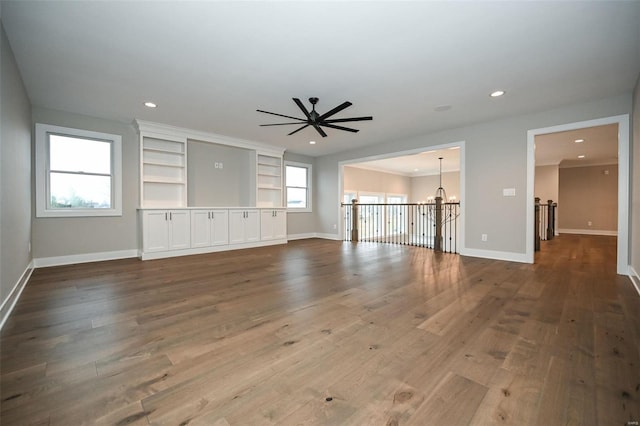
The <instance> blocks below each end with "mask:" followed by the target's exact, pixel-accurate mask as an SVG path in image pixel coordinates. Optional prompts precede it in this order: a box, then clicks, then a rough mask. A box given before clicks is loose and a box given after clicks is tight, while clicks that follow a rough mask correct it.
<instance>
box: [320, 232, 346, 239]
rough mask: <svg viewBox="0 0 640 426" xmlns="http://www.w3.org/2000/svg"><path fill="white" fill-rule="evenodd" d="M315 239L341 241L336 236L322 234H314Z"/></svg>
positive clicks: (338, 236)
mask: <svg viewBox="0 0 640 426" xmlns="http://www.w3.org/2000/svg"><path fill="white" fill-rule="evenodd" d="M315 238H322V239H323V240H333V241H342V238H340V235H338V234H326V233H324V232H316V236H315Z"/></svg>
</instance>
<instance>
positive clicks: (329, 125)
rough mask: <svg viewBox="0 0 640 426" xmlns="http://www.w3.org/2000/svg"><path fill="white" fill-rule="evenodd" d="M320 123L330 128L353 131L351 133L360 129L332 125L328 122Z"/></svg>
mask: <svg viewBox="0 0 640 426" xmlns="http://www.w3.org/2000/svg"><path fill="white" fill-rule="evenodd" d="M320 125H321V126H324V127H330V128H332V129H338V130H346V131H347V132H353V133H357V132H359V131H360V130H357V129H350V128H348V127H342V126H335V125H333V124H328V123H321V124H320Z"/></svg>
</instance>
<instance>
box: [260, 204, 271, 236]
mask: <svg viewBox="0 0 640 426" xmlns="http://www.w3.org/2000/svg"><path fill="white" fill-rule="evenodd" d="M273 225H274V223H273V210H262V211H261V212H260V237H261V239H262V240H272V239H273Z"/></svg>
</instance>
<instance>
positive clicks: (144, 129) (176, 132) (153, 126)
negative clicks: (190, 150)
mask: <svg viewBox="0 0 640 426" xmlns="http://www.w3.org/2000/svg"><path fill="white" fill-rule="evenodd" d="M133 125H134V126H135V128H136V129H137V130H138V133H144V134H145V135H150V134H154V135H155V137H157V138H159V139H163V138H165V139H166V138H171V137H173V138H177V139H178V140H183V139H184V138H186V139H192V140H197V141H201V142H209V143H217V144H222V145H230V146H234V147H239V148H246V149H253V150H256V151H260V153H265V154H268V155H273V156H276V157H278V156H280V157H281V156H282V154H283V153H284V151H285V148H282V147H277V146H274V145H268V144H265V143H261V142H256V141H250V140H246V139H238V138H232V137H230V136H225V135H219V134H216V133H210V132H202V131H199V130H193V129H187V128H184V127H176V126H170V125H168V124H162V123H154V122H151V121H143V120H138V119H135V120H133Z"/></svg>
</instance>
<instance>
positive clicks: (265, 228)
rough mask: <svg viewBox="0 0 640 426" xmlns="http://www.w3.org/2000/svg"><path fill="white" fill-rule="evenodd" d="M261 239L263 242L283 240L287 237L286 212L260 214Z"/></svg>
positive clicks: (269, 211) (277, 211) (265, 211)
mask: <svg viewBox="0 0 640 426" xmlns="http://www.w3.org/2000/svg"><path fill="white" fill-rule="evenodd" d="M260 237H261V239H262V241H268V240H281V239H284V238H286V237H287V212H286V210H262V211H261V212H260Z"/></svg>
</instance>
